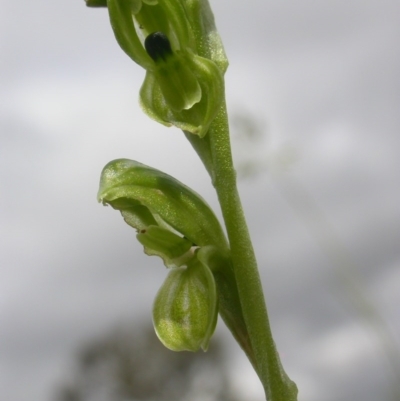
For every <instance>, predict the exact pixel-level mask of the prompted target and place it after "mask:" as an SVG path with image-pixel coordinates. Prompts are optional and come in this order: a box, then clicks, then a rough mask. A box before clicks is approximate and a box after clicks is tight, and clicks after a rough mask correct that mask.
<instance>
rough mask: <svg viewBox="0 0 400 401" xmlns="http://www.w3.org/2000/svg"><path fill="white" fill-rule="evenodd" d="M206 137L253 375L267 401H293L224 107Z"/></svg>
mask: <svg viewBox="0 0 400 401" xmlns="http://www.w3.org/2000/svg"><path fill="white" fill-rule="evenodd" d="M207 136H208V137H209V138H208V140H209V141H210V149H211V155H212V160H213V163H212V164H213V169H214V171H213V175H212V178H213V185H214V187H215V189H216V191H217V195H218V199H219V202H220V206H221V209H222V214H223V218H224V221H225V225H226V230H227V234H228V238H229V242H230V247H231V255H232V263H233V269H234V273H235V278H236V282H237V288H238V293H239V298H240V303H241V306H242V310H243V317H244V320H245V323H246V326H247V330H248V333H249V336H250V341H251V345H252V348H253V350H254V354H255V359H256V365H257V373H258V376H259V377H260V380H261V382H262V384H263V386H264V390H265V394H266V397H267V399H268V400H269V401H295V400H296V399H297V387H296V385H295V384H294V383H293V382H292V381H291V380H290V379H289V378H288V376H287V375H286V373H285V372H284V370H283V368H282V366H281V363H280V359H279V355H278V353H277V351H276V348H275V343H274V340H273V338H272V333H271V328H270V324H269V319H268V314H267V309H266V305H265V300H264V294H263V290H262V286H261V280H260V276H259V272H258V268H257V262H256V258H255V254H254V250H253V246H252V243H251V240H250V235H249V231H248V228H247V224H246V220H245V217H244V213H243V209H242V205H241V201H240V198H239V193H238V191H237V186H236V173H235V170H234V167H233V161H232V153H231V145H230V138H229V126H228V119H227V112H226V106H225V104H223V106H222V107H221V110H220V112H219V113H218V115H217V117H216V118H215V120H214V122H213V124H212V126H211V128H210V130H209V132H208V134H207Z"/></svg>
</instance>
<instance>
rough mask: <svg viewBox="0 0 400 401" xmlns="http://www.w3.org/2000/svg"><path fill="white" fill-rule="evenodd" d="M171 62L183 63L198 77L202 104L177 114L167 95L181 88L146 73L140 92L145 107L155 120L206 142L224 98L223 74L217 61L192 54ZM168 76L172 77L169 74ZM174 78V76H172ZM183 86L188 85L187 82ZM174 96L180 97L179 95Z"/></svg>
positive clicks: (176, 56) (142, 104) (172, 82)
mask: <svg viewBox="0 0 400 401" xmlns="http://www.w3.org/2000/svg"><path fill="white" fill-rule="evenodd" d="M171 58H174V59H175V61H176V62H177V63H183V64H184V65H185V67H184V68H185V70H187V71H190V72H191V73H193V75H194V77H196V79H197V81H198V83H199V85H200V88H201V99H200V101H199V102H197V103H195V104H194V105H193V106H192V107H190V108H189V109H187V110H185V109H183V110H181V111H177V110H175V111H174V110H173V108H172V107H171V104H169V103H168V99H167V98H166V97H165V94H166V93H167V92H171V94H172V93H173V92H174V91H176V88H177V85H176V83H175V81H174V80H171V81H170V82H168V79H165V80H164V81H162V84H161V83H160V79H159V76H158V75H157V70H156V71H155V72H153V71H147V73H146V78H145V81H144V83H143V85H142V88H141V89H140V103H141V106H142V108H143V110H144V111H145V112H146V114H147V115H148V116H149V117H151V118H153V119H154V120H156V121H158V122H160V123H162V124H164V125H166V126H170V125H174V126H176V127H178V128H180V129H182V130H184V131H187V132H190V133H192V134H195V135H198V136H199V137H200V138H202V137H204V136H205V135H206V133H207V131H208V129H209V127H210V124H211V123H212V121H213V119H214V118H215V116H216V114H217V112H218V111H219V107H220V105H221V103H222V101H223V98H224V79H223V76H222V73H221V70H220V69H219V68H218V67H217V65H216V64H215V63H214V62H213V61H211V60H208V59H205V58H203V57H199V56H196V55H194V54H190V53H186V54H179V55H173V56H171ZM170 65H172V63H171V64H170ZM171 71H173V70H171ZM165 72H166V73H168V70H166V71H165ZM173 74H174V72H172V73H171V75H173ZM166 78H167V77H166ZM181 85H184V82H182V84H181ZM173 96H175V97H177V96H179V94H174V95H173ZM176 103H177V104H178V103H179V102H178V101H177V102H176Z"/></svg>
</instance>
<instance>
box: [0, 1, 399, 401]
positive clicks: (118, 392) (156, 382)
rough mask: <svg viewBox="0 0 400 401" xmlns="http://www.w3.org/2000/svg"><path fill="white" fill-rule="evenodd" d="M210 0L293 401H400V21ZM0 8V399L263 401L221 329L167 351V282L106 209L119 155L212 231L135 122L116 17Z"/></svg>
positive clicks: (201, 173) (151, 129)
mask: <svg viewBox="0 0 400 401" xmlns="http://www.w3.org/2000/svg"><path fill="white" fill-rule="evenodd" d="M211 3H212V7H213V10H214V14H215V17H216V21H217V26H218V28H219V31H220V34H221V36H222V38H223V41H224V44H225V48H226V52H227V54H228V57H229V60H230V68H229V69H228V72H227V75H226V86H227V100H228V106H229V111H230V118H231V123H232V140H233V147H234V153H235V160H236V165H237V170H238V176H239V178H240V181H239V185H240V191H241V194H242V197H243V203H244V208H245V212H246V215H247V217H248V222H249V227H250V231H251V235H252V238H253V241H254V246H255V249H256V253H257V256H258V261H259V266H260V272H261V276H262V279H263V285H264V288H265V294H266V299H267V304H268V308H269V312H270V315H271V322H272V328H273V331H274V335H275V340H276V343H277V346H278V350H279V352H280V354H281V358H282V361H283V365H284V367H285V369H286V371H287V373H288V374H289V376H290V377H291V378H292V379H293V380H294V381H295V382H296V383H297V385H298V387H299V401H347V400H363V401H376V400H383V401H398V400H399V399H400V395H399V391H400V388H399V383H400V381H399V379H400V367H399V365H400V360H399V349H400V336H399V333H400V311H399V305H400V246H399V245H400V207H399V205H400V188H399V186H400V163H399V157H398V154H399V147H400V136H399V129H400V82H399V71H400V24H399V18H398V17H399V15H400V4H399V3H398V2H397V1H393V0H380V1H377V0H362V1H361V0H347V1H344V0H326V1H324V2H315V1H310V0H303V1H294V0H286V1H284V2H282V1H277V0H275V1H272V0H246V1H238V0H232V1H230V2H227V1H223V0H212V2H211ZM0 4H1V11H0V236H1V238H0V400H1V401H10V400H12V401H31V400H42V401H80V400H84V401H88V400H97V401H103V400H104V401H111V400H125V401H127V400H136V399H138V400H172V399H176V400H181V399H182V400H189V399H190V400H196V399H202V400H232V401H235V400H236V399H238V400H241V399H246V400H249V401H261V400H262V399H263V392H262V388H261V385H260V384H259V382H258V379H257V377H256V375H255V373H254V372H253V371H252V369H251V367H250V364H249V363H248V361H247V360H246V358H245V356H244V355H243V353H242V352H241V351H240V349H239V348H238V347H237V346H236V345H235V344H234V342H233V340H232V339H231V337H230V335H229V333H228V331H227V329H226V328H225V327H224V326H223V323H222V322H219V325H218V328H217V333H216V337H215V340H213V342H212V346H211V350H210V352H208V353H206V354H194V356H190V355H189V354H186V353H182V354H179V355H176V354H173V353H171V352H169V351H165V352H163V351H162V347H159V346H158V343H157V341H156V340H154V336H153V334H152V331H151V306H152V300H153V298H154V296H155V293H156V291H157V290H158V288H159V287H160V285H161V283H162V281H163V280H164V278H165V276H166V270H165V268H164V267H163V265H162V263H161V261H160V260H159V259H158V258H155V257H150V258H149V257H145V255H144V254H143V252H142V247H141V246H140V245H139V244H138V242H137V241H136V239H135V232H134V230H132V229H131V228H130V227H128V226H127V225H126V224H124V223H123V220H122V218H121V217H120V216H119V214H118V213H117V212H115V211H113V210H112V209H111V208H104V207H102V206H101V205H100V204H98V203H97V202H96V193H97V189H98V180H99V176H100V172H101V169H102V168H103V166H104V165H105V164H106V163H107V162H108V161H110V160H112V159H115V158H121V157H125V158H131V159H135V160H138V161H140V162H142V163H145V164H148V165H151V166H153V167H156V168H158V169H160V170H163V171H165V172H167V173H168V174H171V175H172V176H174V177H176V178H178V179H179V180H181V181H182V182H184V183H185V184H187V185H189V186H190V187H192V188H193V189H195V190H196V191H198V192H199V193H201V194H202V195H203V196H204V197H205V198H206V199H207V201H208V202H209V203H210V204H211V205H212V206H213V207H214V209H215V210H216V212H217V214H218V215H219V216H220V212H219V209H218V203H217V201H216V197H215V195H214V193H213V190H212V186H211V184H210V180H209V178H208V176H207V174H206V172H205V170H204V169H203V168H202V166H201V164H200V162H199V161H198V160H197V156H196V155H195V153H194V152H193V151H192V149H191V147H190V145H189V143H188V142H187V141H186V140H185V138H184V136H183V135H182V134H181V133H180V132H179V130H177V129H174V128H165V127H162V126H160V125H157V124H156V123H154V122H153V121H151V120H149V119H148V118H147V117H146V116H144V114H143V113H142V111H141V110H140V107H139V105H138V90H139V87H140V85H141V83H142V81H143V78H144V71H143V70H142V69H141V68H140V67H138V66H136V65H135V64H133V63H132V62H131V61H130V59H129V58H128V57H127V56H126V55H125V54H124V53H123V52H122V51H121V50H120V49H119V47H118V45H117V43H116V41H115V39H114V37H113V33H112V31H111V28H110V26H109V21H108V15H107V12H106V10H105V9H88V8H86V7H85V3H84V2H83V1H66V0H58V1H50V0H35V1H28V0H20V1H18V2H15V1H14V2H11V1H6V0H0ZM160 367H162V368H160ZM216 368H217V369H216ZM210 372H211V374H210ZM183 379H184V380H183Z"/></svg>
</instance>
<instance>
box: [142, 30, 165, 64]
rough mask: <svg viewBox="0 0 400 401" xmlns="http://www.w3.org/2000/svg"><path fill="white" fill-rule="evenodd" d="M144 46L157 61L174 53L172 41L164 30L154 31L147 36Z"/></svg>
mask: <svg viewBox="0 0 400 401" xmlns="http://www.w3.org/2000/svg"><path fill="white" fill-rule="evenodd" d="M144 47H145V48H146V51H147V54H148V55H149V56H150V57H151V58H152V59H153V60H154V61H156V62H157V61H158V60H159V59H160V58H162V59H163V60H165V59H166V58H167V57H168V56H169V55H170V54H172V49H171V43H170V42H169V39H168V38H167V36H166V35H164V34H163V33H162V32H153V33H151V34H150V35H149V36H147V38H146V40H145V41H144Z"/></svg>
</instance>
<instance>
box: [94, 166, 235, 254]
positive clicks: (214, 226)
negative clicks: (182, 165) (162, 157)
mask: <svg viewBox="0 0 400 401" xmlns="http://www.w3.org/2000/svg"><path fill="white" fill-rule="evenodd" d="M98 200H99V202H102V203H103V204H109V205H111V206H112V207H113V208H114V209H117V210H120V211H121V213H122V214H123V217H124V219H125V221H126V222H127V223H128V224H130V225H133V226H134V227H135V228H137V229H140V228H141V227H146V225H145V224H146V223H145V221H147V222H150V223H152V225H159V226H162V227H164V228H167V229H170V230H172V231H175V232H176V233H180V234H181V235H182V236H184V237H185V238H187V239H188V241H190V242H191V243H192V244H195V245H196V246H206V245H214V246H216V247H217V248H218V249H219V250H220V251H221V252H223V253H224V252H228V244H227V241H226V238H225V235H224V232H223V231H222V228H221V226H220V224H219V222H218V219H217V218H216V216H215V215H214V213H213V212H212V210H211V208H210V207H209V206H208V205H207V203H206V202H205V201H204V199H203V198H201V196H200V195H198V194H197V193H195V192H194V191H192V190H191V189H190V188H188V187H187V186H185V185H184V184H182V183H181V182H179V181H178V180H176V179H175V178H173V177H171V176H169V175H167V174H165V173H163V172H161V171H159V170H156V169H153V168H151V167H148V166H145V165H144V164H141V163H138V162H136V161H133V160H128V159H118V160H114V161H112V162H110V163H108V164H107V165H106V166H105V167H104V169H103V171H102V174H101V179H100V189H99V192H98ZM139 205H141V206H143V207H144V208H139V209H138V206H139ZM146 209H147V210H146ZM138 210H139V211H140V214H139V212H138ZM147 211H148V212H149V213H148V212H147ZM154 222H156V223H154ZM138 223H140V224H142V225H141V226H139V225H138ZM135 224H136V225H135Z"/></svg>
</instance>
